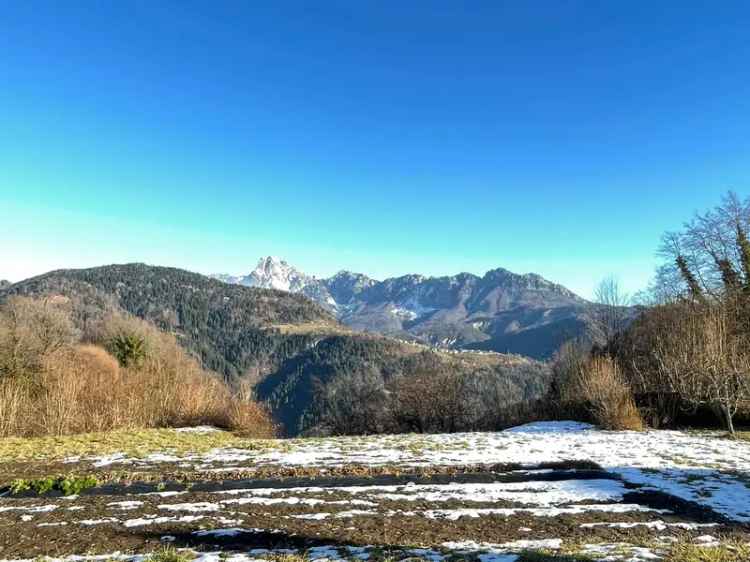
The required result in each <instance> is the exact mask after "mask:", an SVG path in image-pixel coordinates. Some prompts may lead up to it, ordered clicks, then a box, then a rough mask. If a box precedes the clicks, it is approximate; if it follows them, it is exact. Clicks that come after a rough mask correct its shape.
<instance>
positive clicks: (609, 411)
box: [576, 357, 643, 431]
mask: <svg viewBox="0 0 750 562" xmlns="http://www.w3.org/2000/svg"><path fill="white" fill-rule="evenodd" d="M576 386H577V387H578V392H579V393H580V396H581V397H582V399H583V401H584V403H586V404H588V406H589V408H590V411H591V414H592V416H593V418H594V420H595V421H596V422H597V424H599V425H600V426H601V427H603V428H605V429H630V430H635V431H640V430H642V429H643V419H642V418H641V415H640V413H639V412H638V409H637V408H636V406H635V402H634V400H633V395H632V393H631V391H630V388H629V387H628V385H627V384H626V383H625V381H624V379H623V377H622V374H621V372H620V369H619V367H618V366H617V364H616V363H615V362H614V361H613V360H612V359H611V358H609V357H593V358H591V359H590V360H589V361H587V362H586V363H585V364H584V366H583V369H582V370H580V371H579V378H578V379H577V381H576Z"/></svg>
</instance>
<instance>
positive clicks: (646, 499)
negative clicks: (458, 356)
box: [0, 422, 750, 562]
mask: <svg viewBox="0 0 750 562" xmlns="http://www.w3.org/2000/svg"><path fill="white" fill-rule="evenodd" d="M0 463H1V464H0V474H2V475H3V481H2V482H0V485H2V486H3V490H4V491H3V496H2V498H0V559H4V560H18V559H33V558H36V557H38V556H53V557H70V556H72V555H78V556H87V557H91V558H97V559H108V558H127V559H133V560H141V559H142V558H143V557H144V556H146V555H148V554H149V553H154V552H157V556H158V557H164V556H168V557H181V558H194V557H201V559H202V560H203V561H204V562H209V561H211V560H214V559H216V560H218V559H232V560H234V561H235V562H244V561H246V560H248V559H253V558H262V559H269V558H271V559H278V558H279V557H286V558H289V557H292V556H303V557H307V558H310V559H322V558H326V559H339V558H348V559H380V558H389V559H404V558H415V557H416V558H423V559H429V560H433V561H436V562H437V561H441V560H444V559H446V558H451V559H452V558H456V557H457V558H462V559H472V560H481V561H483V562H501V561H502V562H516V561H521V562H523V561H527V560H528V561H531V560H535V561H536V560H539V561H546V560H566V561H567V560H632V561H636V560H675V561H677V560H685V561H692V560H696V561H701V560H709V561H710V560H747V559H750V554H749V553H748V546H747V544H748V543H749V542H750V443H748V442H745V441H741V440H739V441H731V440H727V439H724V438H723V437H721V436H720V435H718V434H713V433H685V432H676V431H649V432H643V433H640V432H613V431H601V430H598V429H596V428H594V427H592V426H588V425H586V424H580V423H573V422H544V423H535V424H529V425H526V426H521V427H517V428H513V429H511V430H507V431H503V432H498V433H474V434H450V435H447V434H446V435H393V436H373V437H339V438H322V439H297V440H257V439H243V438H241V437H237V436H235V435H233V434H231V433H227V432H223V431H218V430H215V429H213V428H209V427H204V428H189V429H177V430H170V429H165V430H148V431H141V432H136V433H132V434H128V433H124V432H116V433H112V434H102V435H87V436H84V437H75V436H74V437H65V438H42V439H33V440H28V439H27V440H22V439H12V440H3V441H0ZM57 475H66V476H67V478H59V477H58V476H57ZM40 492H42V493H41V494H40ZM65 494H68V495H67V496H66V495H65ZM165 547H169V549H168V550H165Z"/></svg>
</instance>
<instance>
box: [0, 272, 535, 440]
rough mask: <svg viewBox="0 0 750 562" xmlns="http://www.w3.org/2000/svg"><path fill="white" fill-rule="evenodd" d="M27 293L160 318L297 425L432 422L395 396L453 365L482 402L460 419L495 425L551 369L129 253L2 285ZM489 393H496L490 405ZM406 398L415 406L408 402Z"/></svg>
mask: <svg viewBox="0 0 750 562" xmlns="http://www.w3.org/2000/svg"><path fill="white" fill-rule="evenodd" d="M16 294H17V295H25V296H33V297H40V296H55V297H58V298H59V297H63V298H66V299H69V300H70V302H71V303H72V311H73V312H72V316H73V321H74V323H75V324H76V326H77V327H78V329H79V330H81V331H82V332H83V333H84V337H85V333H86V332H87V331H88V330H90V329H91V328H92V326H96V325H97V324H99V323H100V321H101V319H102V318H103V317H105V316H107V314H108V313H111V312H115V311H117V312H121V311H124V312H127V313H129V314H132V315H134V316H137V317H139V318H142V319H145V320H149V321H150V322H152V323H154V324H155V325H156V326H158V327H159V328H160V329H161V330H163V331H165V332H169V333H172V334H174V335H176V336H177V338H178V340H179V342H180V343H181V344H182V346H183V347H185V348H186V349H187V350H188V351H189V352H191V353H192V354H194V355H195V356H196V357H197V358H198V359H200V361H201V362H202V364H203V366H204V367H206V368H208V369H211V370H213V371H216V372H218V373H221V374H222V375H224V376H225V377H226V378H227V379H228V380H230V381H231V382H234V383H236V382H238V381H240V380H246V381H249V382H250V383H252V384H256V385H257V386H256V390H257V394H258V397H259V398H260V399H262V400H266V401H268V403H269V404H270V405H271V407H272V409H273V412H274V413H275V415H276V417H277V419H278V420H279V421H281V422H282V423H283V424H284V426H285V428H286V430H287V432H289V433H291V434H296V433H299V432H301V431H334V432H345V431H348V430H349V429H347V428H348V427H354V426H353V425H352V424H353V423H354V421H353V420H349V421H347V422H346V423H345V424H344V427H335V426H336V425H337V423H338V422H337V421H336V420H339V421H340V420H341V415H342V413H341V408H342V407H344V406H346V407H347V408H355V409H356V410H358V411H363V412H364V411H369V412H371V414H372V415H370V416H369V419H368V421H367V424H366V427H363V429H362V430H363V431H367V432H375V431H389V430H392V429H394V427H395V426H396V425H398V426H399V427H410V428H412V429H413V430H420V431H421V430H425V431H426V430H430V429H432V428H433V426H434V424H433V423H432V422H430V423H426V422H424V423H423V422H419V423H417V425H416V426H415V425H414V424H412V423H411V422H408V421H405V420H400V421H399V420H396V419H395V418H394V417H393V416H392V415H391V414H392V412H391V409H392V407H393V404H391V403H386V401H384V397H385V396H403V392H401V394H399V393H398V392H397V390H399V389H400V390H402V391H403V390H404V388H405V386H404V381H406V380H409V381H421V382H419V385H420V386H421V387H423V388H425V389H427V387H428V386H429V385H430V383H431V381H432V380H433V379H435V380H437V379H436V378H435V377H437V375H439V374H443V375H446V374H447V378H446V376H443V378H441V379H440V380H441V381H442V382H443V383H444V384H447V387H446V388H448V387H450V389H451V390H452V391H455V392H459V391H460V392H462V393H464V394H463V398H462V400H463V401H464V402H466V403H469V402H471V401H474V406H475V407H474V408H473V414H472V415H471V416H468V414H461V416H460V418H461V419H460V420H458V419H457V421H456V424H457V425H456V427H454V428H453V429H454V430H457V429H469V428H484V427H490V426H492V425H493V424H496V423H498V421H497V419H495V418H492V416H489V411H490V410H493V411H494V412H498V411H499V410H500V409H501V408H502V407H504V406H510V405H513V404H516V403H519V402H523V401H528V400H533V399H535V398H538V397H539V396H541V395H542V394H543V392H544V389H545V388H546V384H547V381H548V379H549V376H548V370H547V368H546V367H545V366H544V365H543V364H541V363H538V362H535V361H531V360H527V359H524V358H520V357H514V356H504V355H499V354H480V353H460V354H459V353H449V352H437V351H434V350H430V349H429V348H427V347H425V346H420V345H412V344H407V343H403V342H400V341H397V340H394V339H391V338H387V337H384V336H376V335H367V334H361V333H356V332H352V331H351V330H349V329H347V328H345V327H343V326H341V325H339V324H338V323H337V322H336V320H335V319H334V318H333V317H332V316H331V315H330V313H328V312H327V311H325V310H324V309H323V308H321V307H320V306H319V305H317V304H315V303H313V302H312V301H311V300H309V299H308V298H307V297H305V296H303V295H300V294H293V293H289V292H283V291H277V290H270V289H259V288H251V287H244V286H240V285H230V284H226V283H222V282H220V281H217V280H214V279H210V278H208V277H204V276H202V275H199V274H195V273H190V272H187V271H183V270H179V269H172V268H165V267H153V266H148V265H144V264H127V265H111V266H104V267H98V268H92V269H84V270H61V271H54V272H50V273H47V274H45V275H41V276H39V277H35V278H32V279H29V280H26V281H23V282H20V283H16V284H14V285H12V286H10V287H6V288H5V289H3V290H0V302H2V301H3V300H7V298H8V297H9V296H10V295H16ZM433 374H434V375H435V377H432V375H433ZM469 379H471V384H468V381H469ZM365 390H366V391H367V392H369V393H370V395H369V397H370V398H371V399H369V400H368V399H367V396H365V394H363V393H364V392H365ZM334 394H336V395H337V396H338V397H341V396H346V397H348V398H350V399H351V400H350V403H349V404H348V405H344V404H342V403H341V401H340V400H338V398H337V396H334ZM443 394H445V393H443ZM481 396H486V397H492V398H491V401H490V402H488V403H487V404H486V405H485V406H481V407H480V405H479V402H477V400H479V399H480V398H481ZM357 400H359V401H360V402H361V403H357V404H355V403H354V402H356V401H357ZM365 406H366V408H365ZM332 407H333V409H332ZM400 408H401V409H402V410H403V411H404V412H407V413H408V412H409V411H410V410H409V407H408V405H406V404H401V405H400ZM368 409H369V410H368ZM482 412H484V414H482ZM493 415H494V414H493ZM480 418H481V419H480ZM421 426H424V427H421Z"/></svg>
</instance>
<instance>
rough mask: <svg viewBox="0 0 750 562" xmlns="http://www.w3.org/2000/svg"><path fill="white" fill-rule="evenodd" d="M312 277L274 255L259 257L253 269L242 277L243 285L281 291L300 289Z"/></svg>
mask: <svg viewBox="0 0 750 562" xmlns="http://www.w3.org/2000/svg"><path fill="white" fill-rule="evenodd" d="M311 280H312V279H311V278H310V277H308V276H307V275H305V274H304V273H302V272H301V271H299V270H298V269H296V268H295V267H293V266H291V265H289V264H288V263H287V262H286V261H284V260H282V259H279V258H277V257H274V256H268V257H265V258H261V259H260V260H259V261H258V265H257V266H256V267H255V269H254V270H253V271H252V272H251V273H250V274H249V275H248V276H247V277H246V278H245V279H244V282H243V285H248V286H250V287H262V288H264V289H278V290H281V291H290V292H297V291H301V290H302V289H303V288H304V287H305V286H306V285H308V284H309V283H310V281H311Z"/></svg>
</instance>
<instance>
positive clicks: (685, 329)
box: [652, 298, 750, 435]
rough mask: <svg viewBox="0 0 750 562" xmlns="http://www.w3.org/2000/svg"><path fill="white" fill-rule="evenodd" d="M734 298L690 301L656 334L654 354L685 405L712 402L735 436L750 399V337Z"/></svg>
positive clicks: (710, 403)
mask: <svg viewBox="0 0 750 562" xmlns="http://www.w3.org/2000/svg"><path fill="white" fill-rule="evenodd" d="M743 316H744V311H743V305H742V303H741V302H740V301H738V300H737V299H734V298H727V299H725V300H722V301H721V302H716V303H710V304H700V305H698V304H689V305H683V306H682V307H681V310H680V313H679V314H677V315H673V316H672V319H671V322H670V325H669V329H664V330H661V331H660V332H659V333H658V334H656V337H655V342H654V346H653V349H652V354H653V358H654V360H655V363H656V365H657V368H658V370H659V373H660V375H661V377H662V378H663V380H665V381H666V382H667V383H668V385H669V386H670V388H671V389H672V390H673V391H674V392H675V393H677V394H678V395H679V396H680V398H681V399H682V401H683V403H684V404H688V405H690V406H692V407H693V408H698V407H699V406H702V405H706V406H709V407H711V408H712V409H713V410H714V411H715V412H716V413H717V414H718V415H719V416H720V417H721V419H722V421H723V422H724V424H725V425H726V428H727V430H728V431H729V432H730V433H731V434H732V435H734V424H733V417H734V415H735V414H736V413H737V410H738V408H739V406H740V405H741V404H742V403H743V402H744V401H747V400H750V338H749V337H748V333H747V331H745V330H743V329H741V326H740V325H739V323H738V321H741V318H742V317H743Z"/></svg>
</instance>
